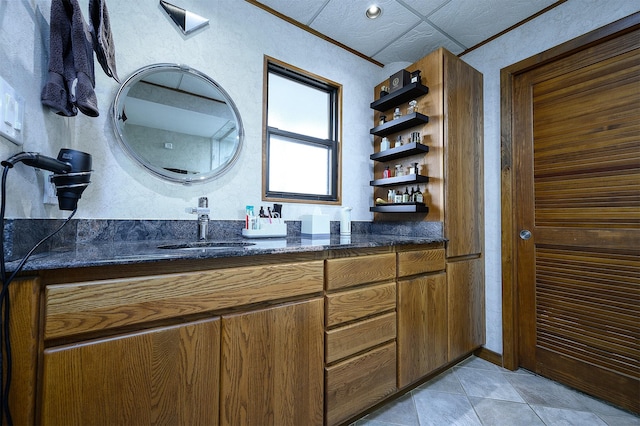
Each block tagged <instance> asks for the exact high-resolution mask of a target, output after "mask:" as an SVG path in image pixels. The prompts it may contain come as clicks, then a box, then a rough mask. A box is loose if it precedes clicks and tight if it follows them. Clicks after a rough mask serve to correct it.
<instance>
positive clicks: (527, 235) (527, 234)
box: [520, 229, 531, 240]
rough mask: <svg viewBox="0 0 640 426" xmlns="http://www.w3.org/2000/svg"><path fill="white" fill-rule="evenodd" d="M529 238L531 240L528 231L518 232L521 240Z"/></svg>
mask: <svg viewBox="0 0 640 426" xmlns="http://www.w3.org/2000/svg"><path fill="white" fill-rule="evenodd" d="M529 238H531V231H529V230H528V229H523V230H522V231H520V239H521V240H528V239H529Z"/></svg>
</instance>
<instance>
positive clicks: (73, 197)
mask: <svg viewBox="0 0 640 426" xmlns="http://www.w3.org/2000/svg"><path fill="white" fill-rule="evenodd" d="M20 162H22V163H24V164H26V165H27V166H31V167H35V168H37V169H43V170H48V171H50V172H53V176H52V177H51V180H52V182H53V184H54V185H55V186H56V195H57V196H58V207H59V208H60V210H75V209H76V208H77V207H78V200H79V199H80V197H81V196H82V192H83V191H84V190H85V188H86V187H87V186H88V185H89V183H91V181H90V180H89V179H90V178H91V154H87V153H86V152H82V151H76V150H74V149H66V148H63V149H61V150H60V152H59V153H58V158H57V159H56V158H51V157H47V156H45V155H40V154H38V153H37V152H21V153H18V154H16V155H14V156H12V157H10V158H8V159H7V160H5V161H3V162H2V163H0V164H2V165H3V166H5V167H9V168H11V167H13V166H14V165H15V164H16V163H20Z"/></svg>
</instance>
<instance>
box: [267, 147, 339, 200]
mask: <svg viewBox="0 0 640 426" xmlns="http://www.w3.org/2000/svg"><path fill="white" fill-rule="evenodd" d="M330 164H331V151H330V150H329V149H328V148H327V147H323V146H317V145H306V144H302V143H299V142H298V141H296V140H293V139H288V138H283V137H280V136H272V137H271V141H270V144H269V188H270V189H271V190H272V191H274V192H294V193H300V194H304V193H306V194H314V195H327V194H329V191H330V188H331V175H330V171H331V169H330ZM282 171H286V173H282ZM290 176H294V177H295V178H294V179H291V178H290Z"/></svg>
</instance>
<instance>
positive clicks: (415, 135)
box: [411, 132, 421, 143]
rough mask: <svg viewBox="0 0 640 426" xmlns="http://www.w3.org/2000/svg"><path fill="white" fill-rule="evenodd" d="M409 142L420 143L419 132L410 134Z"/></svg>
mask: <svg viewBox="0 0 640 426" xmlns="http://www.w3.org/2000/svg"><path fill="white" fill-rule="evenodd" d="M411 142H415V143H421V142H420V132H411Z"/></svg>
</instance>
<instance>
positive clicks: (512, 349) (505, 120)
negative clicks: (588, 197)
mask: <svg viewBox="0 0 640 426" xmlns="http://www.w3.org/2000/svg"><path fill="white" fill-rule="evenodd" d="M638 27H640V12H637V13H634V14H632V15H629V16H627V17H625V18H622V19H620V20H618V21H615V22H613V23H611V24H608V25H606V26H604V27H601V28H598V29H596V30H594V31H591V32H589V33H587V34H584V35H582V36H579V37H577V38H575V39H573V40H570V41H568V42H565V43H563V44H560V45H558V46H556V47H553V48H551V49H549V50H546V51H544V52H541V53H539V54H537V55H534V56H532V57H530V58H528V59H525V60H523V61H520V62H517V63H515V64H513V65H510V66H508V67H506V68H503V69H502V70H501V71H500V127H501V129H500V134H501V147H500V151H501V189H502V202H501V216H502V365H503V366H504V367H505V368H508V369H510V370H515V369H517V368H518V366H519V364H520V363H519V361H520V360H519V356H518V330H519V312H518V282H517V279H516V277H517V275H516V265H517V258H516V257H517V256H516V246H517V238H518V232H519V230H518V228H517V225H518V224H517V223H516V218H515V214H516V208H515V207H516V206H515V201H516V194H515V188H516V185H515V183H516V182H515V181H516V173H515V171H514V170H513V164H514V158H513V137H514V135H517V131H516V130H514V129H513V99H514V97H513V82H514V79H515V78H516V76H518V75H519V74H522V73H525V72H527V71H530V70H532V69H534V68H537V67H540V66H543V65H546V64H548V63H549V62H552V61H555V60H558V59H561V58H563V57H567V56H569V55H571V54H573V53H575V52H578V51H581V50H584V49H588V48H589V47H591V46H594V45H597V44H600V43H603V42H605V41H608V40H611V39H613V38H616V37H619V36H621V35H623V34H626V33H628V32H631V31H633V30H635V29H637V28H638Z"/></svg>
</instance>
